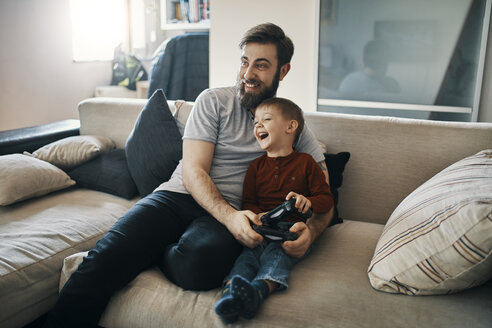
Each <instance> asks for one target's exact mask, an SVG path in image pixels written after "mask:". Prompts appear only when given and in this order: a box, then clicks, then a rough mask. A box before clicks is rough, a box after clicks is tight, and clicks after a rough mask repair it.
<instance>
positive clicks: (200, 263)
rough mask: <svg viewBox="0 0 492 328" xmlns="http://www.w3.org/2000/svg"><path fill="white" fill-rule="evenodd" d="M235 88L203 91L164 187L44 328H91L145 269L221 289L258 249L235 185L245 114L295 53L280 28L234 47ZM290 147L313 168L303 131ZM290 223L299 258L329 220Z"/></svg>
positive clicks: (78, 277)
mask: <svg viewBox="0 0 492 328" xmlns="http://www.w3.org/2000/svg"><path fill="white" fill-rule="evenodd" d="M240 48H241V50H242V54H241V64H240V68H239V74H238V78H237V84H236V86H233V87H228V88H216V89H208V90H205V91H203V92H202V93H201V94H200V95H199V96H198V98H197V99H196V101H195V104H194V107H193V109H192V111H191V113H190V117H189V118H188V121H187V124H186V128H185V131H184V135H183V159H182V160H181V161H180V163H179V164H178V166H177V167H176V170H175V171H174V173H173V175H172V176H171V178H170V179H169V181H165V182H163V183H162V184H161V185H160V186H159V187H158V188H156V190H155V191H154V192H152V193H151V194H149V195H148V196H146V197H144V198H142V199H141V200H140V201H138V202H137V203H136V204H135V205H134V206H133V207H132V208H131V209H130V210H129V211H128V212H127V213H126V214H125V215H123V216H122V217H121V218H120V219H119V220H118V221H117V222H116V223H115V224H114V226H113V227H112V228H111V229H110V230H109V231H108V233H107V234H106V235H105V236H104V237H103V238H101V240H99V241H98V243H97V244H96V246H95V247H94V248H93V249H92V250H91V251H90V252H89V254H88V256H87V257H85V258H84V261H83V262H82V264H81V265H80V266H79V268H78V269H77V271H76V272H75V273H74V274H73V275H72V277H71V278H70V279H69V280H68V282H67V283H66V284H65V286H64V287H63V289H62V290H61V292H60V295H59V297H58V300H57V302H56V304H55V306H54V308H53V309H52V311H51V312H50V314H49V315H48V320H47V322H46V324H45V326H46V327H97V323H98V321H99V318H100V317H101V315H102V313H103V312H104V309H105V308H106V305H107V304H108V302H109V300H110V298H111V296H112V295H113V294H114V293H115V292H116V291H117V290H119V289H121V288H123V287H124V286H125V285H126V284H128V283H129V282H130V281H131V280H133V279H134V278H135V277H136V276H137V275H138V274H139V273H140V272H141V271H143V270H145V269H146V268H148V267H149V266H151V265H155V264H157V265H159V267H160V268H161V269H162V271H163V272H164V274H165V275H166V276H167V277H168V279H169V280H170V281H172V282H173V283H175V284H177V285H178V286H180V287H182V288H184V289H191V290H208V289H212V288H217V287H219V286H220V284H221V282H222V280H223V278H224V277H225V276H226V274H227V273H228V272H229V271H230V269H231V268H232V265H233V263H234V261H235V259H236V257H237V256H238V255H239V253H240V251H241V249H242V245H244V246H247V247H250V248H253V247H255V246H257V245H259V244H260V243H261V242H262V241H263V237H262V236H261V235H259V234H258V233H256V232H255V231H254V230H253V229H252V228H251V224H250V221H253V220H254V219H255V214H254V213H253V212H251V211H242V210H241V197H242V185H243V180H244V176H245V174H246V171H247V168H248V166H249V164H250V162H251V161H253V160H254V159H256V158H257V157H259V156H261V155H263V153H264V151H263V150H262V149H261V148H260V146H259V145H258V143H257V142H256V139H255V136H254V133H253V128H254V122H253V117H254V115H253V112H254V109H255V108H256V107H257V106H258V104H260V103H261V101H263V100H264V99H267V98H270V97H273V96H275V94H276V92H277V88H278V85H279V82H280V81H282V80H283V79H284V77H285V76H286V75H287V73H288V72H289V70H290V60H291V58H292V55H293V52H294V45H293V44H292V41H291V40H290V38H289V37H287V36H286V35H285V34H284V32H283V31H282V29H281V28H280V27H278V26H276V25H274V24H270V23H267V24H261V25H258V26H255V27H253V28H251V29H250V30H248V31H247V32H246V34H245V35H244V37H243V38H242V40H241V42H240ZM295 148H296V149H297V150H298V151H300V152H305V153H309V154H310V155H311V156H312V157H313V158H314V159H315V160H316V161H317V162H319V163H320V165H321V166H322V168H323V169H324V171H323V172H325V176H326V180H327V182H328V171H327V170H326V166H325V164H324V156H323V153H322V151H321V149H320V148H319V146H318V144H317V142H316V139H315V138H314V135H313V134H312V132H311V131H310V130H309V129H308V128H305V129H304V130H303V132H302V134H301V135H300V137H299V139H298V141H297V144H296V145H295ZM332 212H333V210H332V211H330V212H329V213H327V214H325V215H322V216H317V217H313V218H312V219H310V220H308V221H307V222H306V224H303V225H296V226H295V227H296V228H295V232H297V233H298V235H299V237H298V239H297V240H295V241H292V242H288V243H285V244H284V245H283V246H282V247H283V248H284V250H285V252H286V253H287V254H289V255H291V256H293V257H301V256H303V255H304V253H305V252H306V251H307V249H308V248H309V246H310V245H311V244H312V243H313V242H314V240H315V239H316V238H317V237H318V236H319V235H320V234H321V233H322V232H323V231H324V230H325V229H326V227H327V226H328V225H329V223H330V220H331V218H332V215H333V213H332Z"/></svg>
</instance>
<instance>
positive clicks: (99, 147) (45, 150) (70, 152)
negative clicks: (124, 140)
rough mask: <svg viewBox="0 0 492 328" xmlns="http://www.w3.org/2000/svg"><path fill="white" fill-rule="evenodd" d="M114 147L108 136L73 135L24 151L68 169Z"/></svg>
mask: <svg viewBox="0 0 492 328" xmlns="http://www.w3.org/2000/svg"><path fill="white" fill-rule="evenodd" d="M114 147H115V145H114V142H113V141H112V140H111V139H110V138H108V137H102V136H73V137H67V138H64V139H60V140H58V141H55V142H52V143H50V144H48V145H46V146H43V147H41V148H39V149H38V150H36V151H35V152H33V153H32V154H29V153H28V152H24V155H29V156H32V157H35V158H37V159H41V160H43V161H46V162H50V163H51V164H53V165H55V166H57V167H59V168H62V169H65V170H66V169H70V168H73V167H75V166H77V165H80V164H82V163H84V162H86V161H88V160H90V159H92V158H94V157H96V156H97V155H99V154H101V153H105V152H108V151H110V150H111V149H113V148H114Z"/></svg>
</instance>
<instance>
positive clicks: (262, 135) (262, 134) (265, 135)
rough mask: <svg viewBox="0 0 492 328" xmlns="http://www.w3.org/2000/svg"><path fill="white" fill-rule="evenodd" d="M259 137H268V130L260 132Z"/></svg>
mask: <svg viewBox="0 0 492 328" xmlns="http://www.w3.org/2000/svg"><path fill="white" fill-rule="evenodd" d="M258 137H259V138H260V139H261V140H263V139H265V138H266V137H268V133H267V132H260V133H258Z"/></svg>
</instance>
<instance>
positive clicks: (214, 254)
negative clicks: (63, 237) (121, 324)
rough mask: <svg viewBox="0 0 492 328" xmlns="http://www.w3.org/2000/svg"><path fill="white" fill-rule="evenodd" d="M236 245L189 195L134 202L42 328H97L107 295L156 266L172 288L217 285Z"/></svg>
mask: <svg viewBox="0 0 492 328" xmlns="http://www.w3.org/2000/svg"><path fill="white" fill-rule="evenodd" d="M240 252H241V246H240V244H239V243H237V241H236V240H235V239H234V237H233V236H232V235H231V233H230V232H229V231H228V230H227V229H226V228H225V226H224V225H222V224H221V223H220V222H218V221H217V220H216V219H214V218H213V217H212V216H210V214H208V213H207V212H206V211H205V210H203V209H202V208H201V207H200V206H199V205H198V204H197V203H196V202H195V201H194V200H193V198H192V197H191V196H190V195H187V194H179V193H173V192H169V191H157V192H153V193H151V194H150V195H148V196H146V197H145V198H143V199H141V200H140V201H138V202H137V203H136V204H135V205H134V206H133V207H132V208H131V209H130V210H129V211H128V212H127V213H125V214H124V215H123V216H122V217H121V218H120V219H119V220H118V221H117V222H116V223H115V224H114V225H113V227H111V229H110V230H109V231H108V232H107V233H106V235H104V237H102V238H101V239H100V240H99V241H98V242H97V244H96V246H94V248H93V249H92V250H91V251H90V252H89V254H88V255H87V256H86V257H85V258H84V261H83V262H82V263H81V264H80V266H79V267H78V269H77V271H75V272H74V273H73V274H72V276H71V277H70V279H69V280H68V281H67V283H66V284H65V286H64V287H63V289H62V290H61V292H60V295H59V297H58V300H57V302H56V304H55V306H54V308H53V309H52V311H51V312H50V313H49V315H48V318H47V322H46V323H45V327H64V328H67V327H70V328H74V327H84V328H88V327H96V326H97V323H98V321H99V318H100V317H101V315H102V313H103V312H104V309H105V308H106V305H107V304H108V302H109V300H110V298H111V296H112V295H113V294H114V293H115V292H116V291H117V290H119V289H121V288H122V287H124V286H125V285H127V284H128V283H129V282H130V281H131V280H133V279H134V278H135V277H136V276H137V275H138V274H139V273H140V272H142V271H143V270H145V269H147V268H149V267H151V266H154V265H158V266H159V267H160V268H161V269H162V271H163V272H164V274H165V275H166V276H167V277H168V278H169V280H171V281H172V282H174V283H175V284H177V285H179V286H181V287H183V288H185V289H194V290H206V289H212V288H216V287H219V286H220V284H221V281H222V279H223V277H224V276H225V275H226V274H227V273H228V272H229V270H231V267H232V264H233V263H234V260H235V259H236V258H237V256H238V255H239V253H240Z"/></svg>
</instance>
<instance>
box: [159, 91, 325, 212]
mask: <svg viewBox="0 0 492 328" xmlns="http://www.w3.org/2000/svg"><path fill="white" fill-rule="evenodd" d="M253 128H254V121H253V115H252V114H251V112H250V111H248V110H246V109H243V108H241V105H240V102H239V97H238V95H237V92H236V88H235V87H228V88H217V89H208V90H205V91H203V92H202V93H201V94H200V95H199V96H198V98H197V99H196V101H195V105H194V106H193V109H192V111H191V113H190V116H189V118H188V121H187V123H186V127H185V131H184V135H183V139H192V140H201V141H206V142H211V143H213V144H215V150H214V155H213V159H212V165H211V167H210V177H211V178H212V181H213V182H214V183H215V185H216V186H217V188H218V189H219V191H220V193H221V194H222V196H223V197H224V199H225V200H226V201H227V202H229V204H231V205H232V206H233V207H234V208H236V209H241V203H242V194H243V181H244V177H245V175H246V171H247V170H248V167H249V164H250V163H251V162H252V161H253V160H254V159H256V158H258V157H260V156H261V155H263V154H265V151H264V150H262V149H261V148H260V145H259V144H258V142H257V141H256V138H255V136H254V133H253ZM295 148H296V150H297V151H299V152H303V153H308V154H310V155H311V156H313V158H314V159H315V160H316V162H321V161H323V160H324V156H323V152H322V151H321V148H320V147H319V145H318V143H317V141H316V139H315V137H314V135H313V133H312V132H311V131H310V130H309V128H307V126H306V127H305V128H304V130H303V131H302V133H301V135H300V137H299V140H298V142H297V144H296V145H295ZM156 190H169V191H174V192H179V193H188V191H187V190H186V188H185V187H184V185H183V175H182V162H181V161H180V162H179V164H178V166H177V167H176V170H175V171H174V173H173V174H172V176H171V178H170V179H169V181H167V182H164V183H163V184H161V185H160V186H159V187H158V188H157V189H156Z"/></svg>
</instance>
